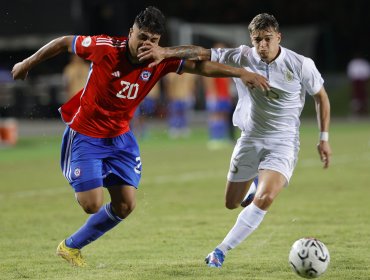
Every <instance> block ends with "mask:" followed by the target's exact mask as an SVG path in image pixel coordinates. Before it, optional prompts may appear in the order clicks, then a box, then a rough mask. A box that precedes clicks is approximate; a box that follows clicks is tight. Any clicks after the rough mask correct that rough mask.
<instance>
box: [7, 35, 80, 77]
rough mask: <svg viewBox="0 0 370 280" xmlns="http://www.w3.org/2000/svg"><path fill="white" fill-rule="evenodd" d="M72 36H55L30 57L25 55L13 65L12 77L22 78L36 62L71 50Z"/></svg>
mask: <svg viewBox="0 0 370 280" xmlns="http://www.w3.org/2000/svg"><path fill="white" fill-rule="evenodd" d="M72 41H73V36H63V37H59V38H56V39H54V40H52V41H50V42H49V43H47V44H46V45H44V46H43V47H41V48H40V49H39V50H38V51H37V52H35V53H34V54H33V55H31V56H30V57H27V58H26V59H24V60H23V61H21V62H18V63H17V64H15V65H14V66H13V70H12V75H13V79H14V80H17V79H20V80H24V79H25V78H26V77H27V74H28V71H29V70H31V69H32V68H33V67H34V66H36V65H37V64H39V63H41V62H43V61H45V60H47V59H49V58H51V57H54V56H56V55H58V54H60V53H63V52H67V51H69V52H72Z"/></svg>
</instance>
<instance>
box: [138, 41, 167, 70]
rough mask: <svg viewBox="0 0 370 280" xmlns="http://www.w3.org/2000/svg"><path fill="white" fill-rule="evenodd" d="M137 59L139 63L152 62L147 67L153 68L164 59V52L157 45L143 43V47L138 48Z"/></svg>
mask: <svg viewBox="0 0 370 280" xmlns="http://www.w3.org/2000/svg"><path fill="white" fill-rule="evenodd" d="M137 57H138V58H139V61H145V60H149V59H151V60H153V61H152V62H151V63H150V64H149V67H154V66H155V65H157V64H159V63H160V62H161V61H162V60H163V59H165V51H164V49H163V48H162V47H160V46H158V45H157V44H153V43H151V42H147V43H145V45H143V46H141V47H140V48H139V52H138V55H137Z"/></svg>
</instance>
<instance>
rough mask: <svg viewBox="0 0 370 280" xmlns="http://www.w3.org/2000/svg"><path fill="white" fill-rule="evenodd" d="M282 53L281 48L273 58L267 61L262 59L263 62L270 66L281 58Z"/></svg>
mask: <svg viewBox="0 0 370 280" xmlns="http://www.w3.org/2000/svg"><path fill="white" fill-rule="evenodd" d="M280 53H281V48H280V47H279V50H278V51H277V53H276V54H275V55H274V56H272V58H271V59H270V58H267V59H262V61H263V62H265V63H267V64H270V63H271V62H273V61H275V59H277V58H278V57H279V55H280Z"/></svg>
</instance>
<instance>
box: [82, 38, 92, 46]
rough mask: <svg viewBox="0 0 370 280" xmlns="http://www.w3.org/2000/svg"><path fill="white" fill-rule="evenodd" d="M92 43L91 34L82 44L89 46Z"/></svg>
mask: <svg viewBox="0 0 370 280" xmlns="http://www.w3.org/2000/svg"><path fill="white" fill-rule="evenodd" d="M90 45H91V37H90V36H89V37H86V38H85V39H83V41H82V46H84V47H88V46H90Z"/></svg>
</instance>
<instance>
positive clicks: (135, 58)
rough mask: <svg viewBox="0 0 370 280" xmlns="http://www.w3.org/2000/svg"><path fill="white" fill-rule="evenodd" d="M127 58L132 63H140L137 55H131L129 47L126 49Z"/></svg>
mask: <svg viewBox="0 0 370 280" xmlns="http://www.w3.org/2000/svg"><path fill="white" fill-rule="evenodd" d="M127 58H128V60H129V61H130V62H131V63H132V64H140V63H141V62H140V61H139V59H138V58H137V57H134V56H133V55H131V52H130V49H128V52H127Z"/></svg>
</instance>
